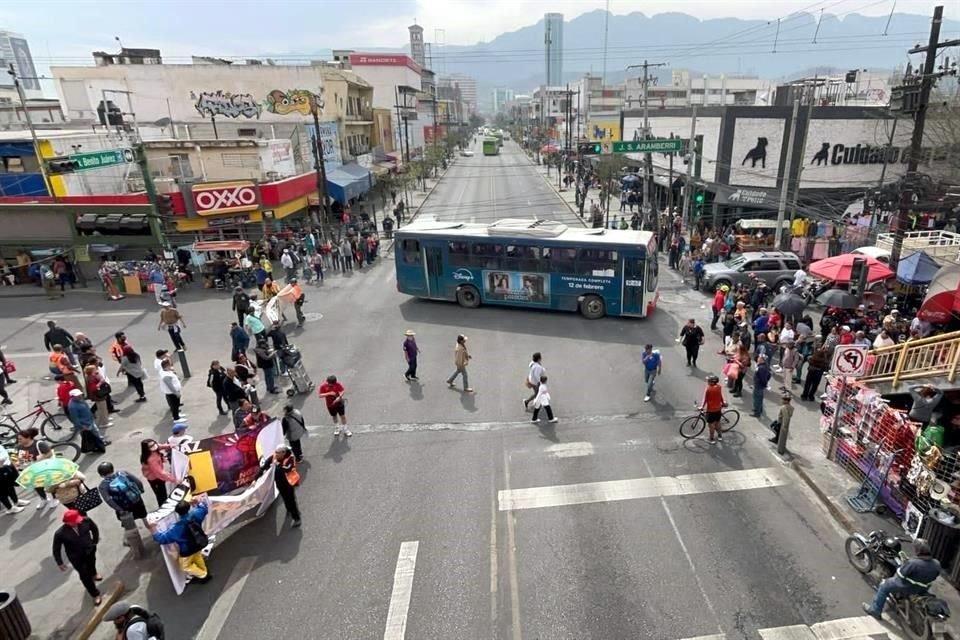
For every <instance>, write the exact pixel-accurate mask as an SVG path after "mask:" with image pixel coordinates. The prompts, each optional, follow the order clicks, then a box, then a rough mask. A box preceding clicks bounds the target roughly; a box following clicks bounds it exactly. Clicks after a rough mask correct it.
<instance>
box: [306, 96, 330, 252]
mask: <svg viewBox="0 0 960 640" xmlns="http://www.w3.org/2000/svg"><path fill="white" fill-rule="evenodd" d="M311 102H312V103H313V104H312V105H311V106H312V107H313V108H312V109H311V110H310V111H311V112H312V114H313V148H314V151H315V154H314V155H315V157H316V159H317V166H316V172H317V197H318V198H319V199H320V229H321V231H323V230H326V229H327V224H328V223H329V219H328V210H327V168H326V165H325V164H324V159H323V141H322V140H321V139H320V109H322V108H323V103H322V101H321V100H320V96H318V95H314V96H313V97H312V98H311ZM324 235H326V234H324Z"/></svg>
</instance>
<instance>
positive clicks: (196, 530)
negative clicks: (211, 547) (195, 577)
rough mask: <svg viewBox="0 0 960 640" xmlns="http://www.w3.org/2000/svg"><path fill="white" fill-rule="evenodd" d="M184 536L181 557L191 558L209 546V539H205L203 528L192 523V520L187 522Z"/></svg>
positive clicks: (197, 523) (198, 524) (196, 523)
mask: <svg viewBox="0 0 960 640" xmlns="http://www.w3.org/2000/svg"><path fill="white" fill-rule="evenodd" d="M184 536H185V540H184V542H183V545H182V547H181V549H180V555H181V556H192V555H193V554H195V553H197V552H198V551H201V550H203V548H204V547H205V546H207V545H208V544H210V538H208V537H207V534H206V533H205V532H204V530H203V527H201V526H200V523H199V522H194V521H193V520H189V521H187V527H186V529H184Z"/></svg>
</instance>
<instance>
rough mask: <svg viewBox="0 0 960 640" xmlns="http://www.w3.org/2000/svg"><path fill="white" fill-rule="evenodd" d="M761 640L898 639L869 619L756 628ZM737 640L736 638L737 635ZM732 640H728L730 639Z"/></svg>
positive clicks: (720, 639)
mask: <svg viewBox="0 0 960 640" xmlns="http://www.w3.org/2000/svg"><path fill="white" fill-rule="evenodd" d="M757 633H759V634H760V638H761V639H762V640H880V639H881V638H883V639H884V640H900V638H901V636H900V635H898V634H896V633H894V632H893V631H891V629H890V627H887V626H884V625H883V624H882V623H881V622H879V621H877V620H874V619H873V618H871V617H870V616H859V617H856V618H841V619H839V620H827V621H825V622H818V623H816V624H812V625H810V626H807V625H805V624H794V625H789V626H786V627H772V628H769V629H758V630H757ZM737 637H740V636H739V635H738V636H737ZM683 640H728V638H727V635H726V634H725V633H715V634H713V635H708V636H697V637H695V638H684V639H683ZM731 640H732V639H731Z"/></svg>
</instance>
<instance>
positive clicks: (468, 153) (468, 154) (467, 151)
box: [460, 149, 473, 158]
mask: <svg viewBox="0 0 960 640" xmlns="http://www.w3.org/2000/svg"><path fill="white" fill-rule="evenodd" d="M460 155H462V156H463V157H464V158H472V157H473V151H472V150H470V149H464V150H463V151H461V152H460Z"/></svg>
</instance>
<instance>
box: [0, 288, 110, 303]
mask: <svg viewBox="0 0 960 640" xmlns="http://www.w3.org/2000/svg"><path fill="white" fill-rule="evenodd" d="M17 286H21V285H17ZM104 293H105V292H104V291H100V290H94V289H73V290H71V291H70V295H69V296H66V295H64V296H63V298H54V299H55V300H65V299H67V297H73V296H74V295H77V294H87V295H90V294H95V295H99V296H102V295H104ZM46 297H47V294H46V293H45V292H44V291H43V290H42V289H40V290H38V291H30V292H26V291H25V292H22V293H21V292H19V291H13V292H11V293H0V300H3V299H5V298H46Z"/></svg>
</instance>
